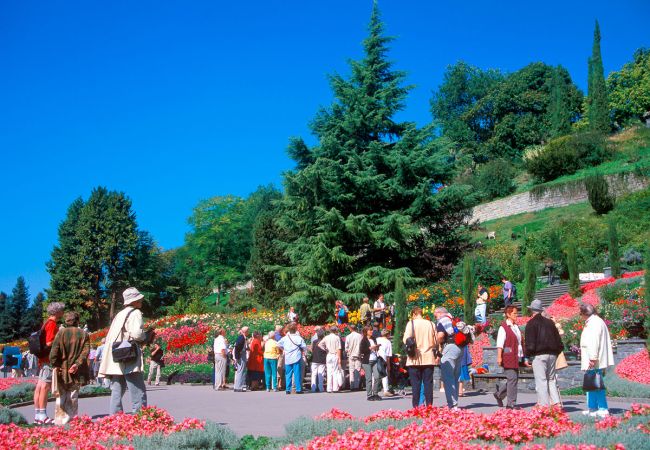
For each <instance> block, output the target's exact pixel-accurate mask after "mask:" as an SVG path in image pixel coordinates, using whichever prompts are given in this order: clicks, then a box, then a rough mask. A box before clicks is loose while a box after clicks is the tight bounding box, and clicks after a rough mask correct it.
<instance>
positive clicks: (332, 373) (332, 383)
mask: <svg viewBox="0 0 650 450" xmlns="http://www.w3.org/2000/svg"><path fill="white" fill-rule="evenodd" d="M325 364H326V365H327V392H338V390H339V389H341V385H340V384H339V382H338V381H339V380H338V377H337V376H336V372H337V371H338V369H339V358H338V356H336V355H333V354H331V353H328V354H327V358H326V359H325Z"/></svg>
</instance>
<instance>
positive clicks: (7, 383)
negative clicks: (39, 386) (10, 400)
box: [0, 378, 37, 391]
mask: <svg viewBox="0 0 650 450" xmlns="http://www.w3.org/2000/svg"><path fill="white" fill-rule="evenodd" d="M36 381H37V380H36V379H34V378H0V391H6V390H7V389H9V388H10V387H12V386H16V385H17V384H25V383H32V384H36Z"/></svg>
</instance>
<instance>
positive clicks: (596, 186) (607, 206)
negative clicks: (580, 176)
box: [585, 175, 616, 216]
mask: <svg viewBox="0 0 650 450" xmlns="http://www.w3.org/2000/svg"><path fill="white" fill-rule="evenodd" d="M585 187H586V188H587V196H588V198H589V204H590V205H591V207H592V208H593V209H594V211H596V214H599V215H601V216H602V215H603V214H607V213H608V212H610V211H611V210H612V209H614V204H615V201H616V199H615V197H614V196H613V195H611V194H610V193H609V185H608V184H607V180H605V177H604V176H602V175H593V176H591V177H588V178H587V179H585Z"/></svg>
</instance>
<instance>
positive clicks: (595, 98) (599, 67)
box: [587, 21, 611, 133]
mask: <svg viewBox="0 0 650 450" xmlns="http://www.w3.org/2000/svg"><path fill="white" fill-rule="evenodd" d="M587 83H588V88H589V95H588V97H587V118H588V120H589V129H590V130H591V131H593V132H596V133H609V131H610V130H611V126H610V120H609V101H608V100H607V85H606V83H605V70H604V69H603V58H602V56H601V54H600V26H599V25H598V21H596V26H595V28H594V44H593V49H592V52H591V57H590V58H589V77H588V80H587Z"/></svg>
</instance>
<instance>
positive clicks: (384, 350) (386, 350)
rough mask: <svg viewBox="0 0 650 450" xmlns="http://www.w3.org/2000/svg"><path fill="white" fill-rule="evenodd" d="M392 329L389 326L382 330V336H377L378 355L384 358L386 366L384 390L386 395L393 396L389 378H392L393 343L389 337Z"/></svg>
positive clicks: (382, 382)
mask: <svg viewBox="0 0 650 450" xmlns="http://www.w3.org/2000/svg"><path fill="white" fill-rule="evenodd" d="M388 336H390V331H388V329H387V328H384V329H383V330H381V336H380V337H378V338H377V345H378V346H379V350H377V357H378V358H381V359H383V360H384V362H385V363H386V364H385V367H386V376H385V377H383V378H382V379H381V385H382V391H383V395H384V397H392V396H393V393H392V392H390V391H389V390H388V388H389V386H388V379H389V378H390V358H391V356H393V344H392V343H391V342H390V339H388Z"/></svg>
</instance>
